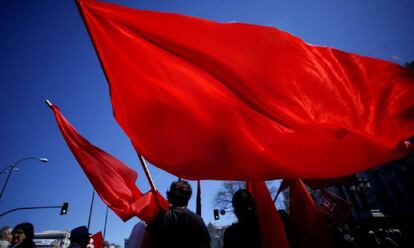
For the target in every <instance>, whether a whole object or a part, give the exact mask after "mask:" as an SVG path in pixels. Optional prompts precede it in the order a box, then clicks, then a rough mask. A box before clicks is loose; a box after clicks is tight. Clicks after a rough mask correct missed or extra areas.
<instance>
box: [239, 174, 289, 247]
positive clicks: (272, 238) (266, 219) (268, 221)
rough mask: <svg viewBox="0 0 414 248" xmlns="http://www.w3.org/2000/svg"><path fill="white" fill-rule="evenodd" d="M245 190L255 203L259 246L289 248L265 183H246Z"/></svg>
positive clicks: (281, 223)
mask: <svg viewBox="0 0 414 248" xmlns="http://www.w3.org/2000/svg"><path fill="white" fill-rule="evenodd" d="M247 190H248V191H249V192H250V193H251V194H252V196H253V198H254V200H255V202H256V213H257V218H258V220H259V229H260V238H261V246H262V247H263V248H267V247H279V248H287V247H289V241H288V239H287V236H286V232H285V228H284V226H283V222H282V220H281V218H280V216H279V213H278V212H277V210H276V208H275V204H274V203H273V200H272V197H271V195H270V193H269V190H268V189H267V186H266V184H265V182H263V181H262V182H247Z"/></svg>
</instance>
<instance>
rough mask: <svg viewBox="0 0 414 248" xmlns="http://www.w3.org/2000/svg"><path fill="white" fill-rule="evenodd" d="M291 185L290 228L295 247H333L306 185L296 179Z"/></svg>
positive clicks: (324, 223)
mask: <svg viewBox="0 0 414 248" xmlns="http://www.w3.org/2000/svg"><path fill="white" fill-rule="evenodd" d="M289 185H290V199H289V200H290V206H289V207H290V211H289V227H290V235H291V240H292V241H293V242H295V247H298V248H302V247H303V248H304V247H320V248H324V247H333V246H332V243H331V239H330V234H329V231H328V226H327V224H326V222H325V220H324V219H323V217H322V215H321V213H320V211H319V208H318V206H317V205H316V203H315V201H314V200H313V199H312V196H311V195H310V194H309V192H308V190H307V189H306V187H305V184H304V183H303V182H302V181H301V180H299V179H294V180H289Z"/></svg>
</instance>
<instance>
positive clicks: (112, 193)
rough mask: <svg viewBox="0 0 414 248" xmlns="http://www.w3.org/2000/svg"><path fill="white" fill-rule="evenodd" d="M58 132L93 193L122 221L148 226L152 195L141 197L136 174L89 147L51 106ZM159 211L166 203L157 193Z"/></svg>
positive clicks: (154, 209)
mask: <svg viewBox="0 0 414 248" xmlns="http://www.w3.org/2000/svg"><path fill="white" fill-rule="evenodd" d="M51 108H52V110H53V112H54V114H55V118H56V122H57V124H58V126H59V129H60V131H61V133H62V135H63V137H64V139H65V141H66V143H67V144H68V146H69V148H70V150H71V151H72V153H73V155H74V156H75V158H76V160H77V161H78V163H79V165H80V166H81V167H82V170H83V171H84V172H85V174H86V176H87V177H88V179H89V181H90V182H91V184H92V185H93V187H94V188H95V190H96V192H97V193H98V194H99V196H100V197H101V199H102V201H103V202H105V204H106V205H108V207H110V208H111V209H112V210H113V211H114V212H115V213H116V214H117V215H118V216H119V217H120V218H121V219H122V220H123V221H127V220H128V219H130V218H131V217H133V216H138V217H139V218H140V219H141V220H143V221H145V222H147V223H148V222H150V221H151V220H152V219H153V218H155V217H156V215H157V214H158V212H159V208H158V204H157V202H156V201H155V198H154V196H153V193H152V192H148V193H146V194H145V195H143V194H142V193H141V191H140V190H139V189H138V188H137V186H136V185H135V181H136V180H137V177H138V175H137V173H136V171H134V170H132V169H130V168H129V167H128V166H126V165H125V164H124V163H122V162H121V161H120V160H118V159H117V158H115V157H113V156H111V155H110V154H108V153H106V152H105V151H103V150H101V149H99V148H98V147H96V146H94V145H92V144H91V143H90V142H89V141H88V140H86V139H85V138H84V137H82V136H81V135H80V134H79V133H78V132H77V131H76V129H75V128H74V127H73V126H72V125H71V124H70V123H69V122H68V121H67V120H66V119H65V117H64V116H63V115H62V114H61V113H60V110H59V108H58V107H57V106H55V105H52V106H51ZM157 196H158V200H159V202H160V205H161V206H162V208H165V209H166V208H168V202H167V201H166V200H165V199H164V198H162V196H161V195H159V193H158V192H157Z"/></svg>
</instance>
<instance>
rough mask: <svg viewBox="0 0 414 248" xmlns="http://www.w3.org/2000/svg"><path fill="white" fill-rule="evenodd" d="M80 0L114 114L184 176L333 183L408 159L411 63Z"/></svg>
mask: <svg viewBox="0 0 414 248" xmlns="http://www.w3.org/2000/svg"><path fill="white" fill-rule="evenodd" d="M78 3H79V8H80V10H81V13H82V16H83V19H84V21H85V24H86V26H87V28H88V31H89V34H90V36H91V38H92V41H93V43H94V46H95V48H96V51H97V53H98V56H99V59H100V61H101V64H102V66H103V69H104V71H105V74H106V76H107V78H108V80H109V85H110V91H111V94H110V95H111V101H112V106H113V111H114V116H115V118H116V120H117V121H118V123H119V124H120V126H121V127H122V128H123V130H124V131H125V132H126V134H127V135H128V136H129V137H130V138H131V140H132V141H133V144H134V145H135V149H136V150H137V152H138V153H139V154H142V155H143V156H144V157H145V158H146V159H148V160H149V161H150V162H151V163H152V164H154V165H156V166H158V167H160V168H162V169H164V170H166V171H168V172H170V173H172V174H174V175H176V176H179V177H183V178H187V179H222V180H255V181H256V180H266V179H275V178H332V177H340V176H345V175H350V174H354V173H356V172H359V171H363V170H366V169H369V168H372V167H374V166H376V165H378V164H382V163H385V162H387V161H390V160H394V159H397V158H399V157H402V156H404V155H406V154H407V152H403V151H398V150H396V149H395V148H396V146H397V144H398V143H400V142H401V141H402V140H405V139H407V138H409V137H411V136H413V135H414V97H412V92H414V72H413V71H411V70H409V69H407V68H403V67H401V66H399V65H397V64H393V63H389V62H386V61H383V60H378V59H373V58H368V57H364V56H359V55H356V54H350V53H346V52H342V51H339V50H336V49H333V48H328V47H319V46H313V45H309V44H307V43H305V42H303V41H302V40H301V39H299V38H297V37H294V36H292V35H290V34H289V33H286V32H283V31H280V30H277V29H275V28H271V27H264V26H258V25H249V24H241V23H217V22H213V21H208V20H204V19H200V18H194V17H189V16H184V15H179V14H170V13H159V12H152V11H143V10H134V9H130V8H126V7H122V6H119V5H115V4H110V3H104V2H98V1H83V0H79V1H78Z"/></svg>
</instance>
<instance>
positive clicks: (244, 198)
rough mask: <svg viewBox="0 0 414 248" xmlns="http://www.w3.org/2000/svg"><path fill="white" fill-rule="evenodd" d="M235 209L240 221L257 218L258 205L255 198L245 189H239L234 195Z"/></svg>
mask: <svg viewBox="0 0 414 248" xmlns="http://www.w3.org/2000/svg"><path fill="white" fill-rule="evenodd" d="M232 203H233V208H234V213H235V214H236V216H237V218H238V219H239V221H240V220H241V219H244V218H249V217H253V216H255V213H256V211H255V210H256V205H255V202H254V199H253V196H252V195H251V194H250V192H249V191H247V190H245V189H239V190H237V191H236V193H234V195H233V200H232Z"/></svg>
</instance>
